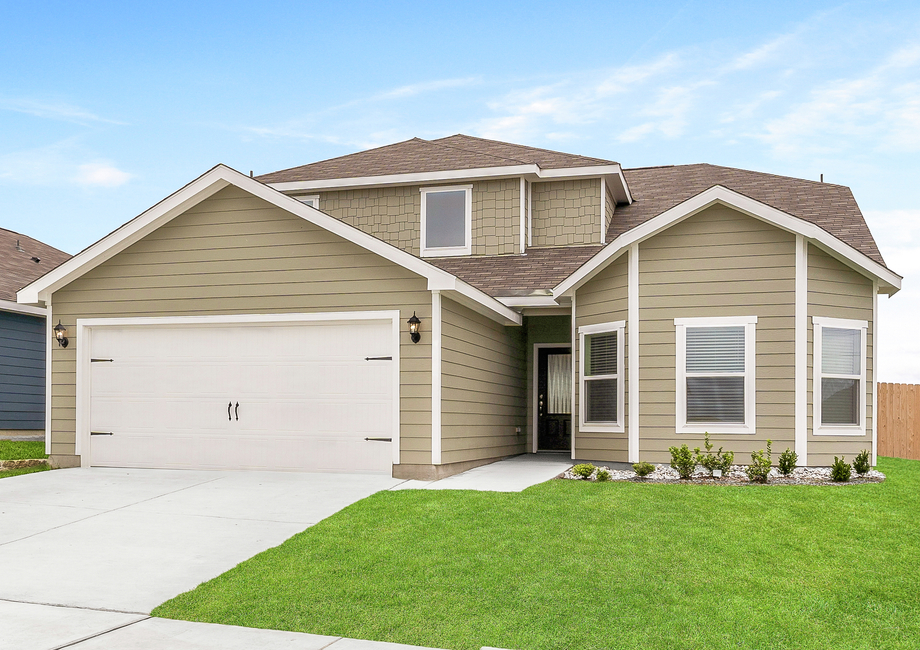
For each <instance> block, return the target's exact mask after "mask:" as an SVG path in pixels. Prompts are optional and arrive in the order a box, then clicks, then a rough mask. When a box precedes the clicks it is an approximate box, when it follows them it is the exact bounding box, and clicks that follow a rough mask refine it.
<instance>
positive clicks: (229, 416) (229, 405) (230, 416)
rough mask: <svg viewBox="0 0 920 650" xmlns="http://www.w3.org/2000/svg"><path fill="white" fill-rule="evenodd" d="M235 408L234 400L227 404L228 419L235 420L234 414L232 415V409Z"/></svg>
mask: <svg viewBox="0 0 920 650" xmlns="http://www.w3.org/2000/svg"><path fill="white" fill-rule="evenodd" d="M232 408H233V402H230V403H229V404H227V420H233V416H232V415H230V409H232Z"/></svg>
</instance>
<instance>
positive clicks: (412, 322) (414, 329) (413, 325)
mask: <svg viewBox="0 0 920 650" xmlns="http://www.w3.org/2000/svg"><path fill="white" fill-rule="evenodd" d="M408 323H409V338H411V339H412V342H413V343H418V342H419V341H421V340H422V335H421V334H419V333H418V326H419V325H421V324H422V321H420V320H419V319H418V316H416V315H415V312H412V318H410V319H409V320H408Z"/></svg>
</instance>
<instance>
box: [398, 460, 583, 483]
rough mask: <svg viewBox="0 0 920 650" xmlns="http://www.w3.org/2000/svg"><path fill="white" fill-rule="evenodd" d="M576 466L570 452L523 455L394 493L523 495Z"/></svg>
mask: <svg viewBox="0 0 920 650" xmlns="http://www.w3.org/2000/svg"><path fill="white" fill-rule="evenodd" d="M571 466H572V460H571V457H570V454H569V453H568V452H565V453H554V452H544V453H539V454H523V455H521V456H514V457H512V458H508V459H505V460H500V461H498V462H497V463H491V464H489V465H483V466H481V467H474V468H473V469H471V470H467V471H466V472H463V473H462V474H455V475H453V476H448V477H447V478H444V479H441V480H440V481H406V482H405V483H401V484H400V485H397V486H395V487H393V488H391V489H393V490H412V489H416V490H479V491H482V492H522V491H523V490H526V489H527V488H529V487H532V486H534V485H537V484H538V483H543V482H544V481H549V480H550V479H553V478H555V477H556V476H558V475H559V474H562V473H563V472H564V471H565V470H567V469H568V468H570V467H571Z"/></svg>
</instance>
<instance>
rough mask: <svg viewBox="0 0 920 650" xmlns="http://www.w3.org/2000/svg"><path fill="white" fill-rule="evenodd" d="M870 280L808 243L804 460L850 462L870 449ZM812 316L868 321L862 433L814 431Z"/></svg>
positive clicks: (872, 341) (872, 328)
mask: <svg viewBox="0 0 920 650" xmlns="http://www.w3.org/2000/svg"><path fill="white" fill-rule="evenodd" d="M872 291H873V286H872V280H870V279H869V278H867V277H865V276H864V275H862V274H860V273H857V272H856V271H854V270H853V269H851V268H850V267H848V266H847V265H845V264H843V263H842V262H839V261H837V260H836V259H834V258H833V257H831V256H830V255H828V254H827V253H825V252H824V251H822V250H821V249H820V248H817V247H815V246H811V245H809V246H808V463H809V465H830V464H831V463H833V462H834V456H841V455H842V456H844V457H845V458H846V459H847V460H848V461H852V459H853V457H854V456H856V454H858V453H859V452H860V451H862V450H863V449H868V450H869V451H872V428H873V427H874V426H875V414H874V413H873V405H872V401H873V399H872V382H873V381H875V375H874V372H873V367H874V365H873V361H874V355H873V350H874V348H875V345H874V344H875V323H874V322H873V320H872V303H873V300H872V298H873V297H872ZM813 316H825V317H829V318H846V319H852V320H864V321H868V323H869V329H868V331H867V333H866V387H865V388H866V434H865V435H863V436H826V435H815V434H814V430H815V429H814V424H815V423H814V332H815V330H814V323H813V322H812V320H811V319H812V317H813Z"/></svg>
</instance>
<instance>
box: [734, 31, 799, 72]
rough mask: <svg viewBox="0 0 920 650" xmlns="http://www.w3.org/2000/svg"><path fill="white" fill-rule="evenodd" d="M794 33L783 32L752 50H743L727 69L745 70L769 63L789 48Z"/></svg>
mask: <svg viewBox="0 0 920 650" xmlns="http://www.w3.org/2000/svg"><path fill="white" fill-rule="evenodd" d="M795 36H796V34H795V33H791V34H783V35H782V36H777V37H776V38H774V39H773V40H770V41H767V42H766V43H764V44H763V45H759V46H758V47H755V48H754V49H753V50H750V51H748V52H745V53H744V54H742V55H741V56H739V57H737V58H736V59H735V60H734V61H732V62H731V64H729V66H728V69H729V70H747V69H748V68H753V67H755V66H758V65H763V64H766V63H771V62H773V61H775V60H776V59H777V58H779V56H780V55H782V54H784V53H786V52H787V51H788V50H789V49H790V47H789V46H790V45H791V44H792V42H793V40H794V38H795Z"/></svg>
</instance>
